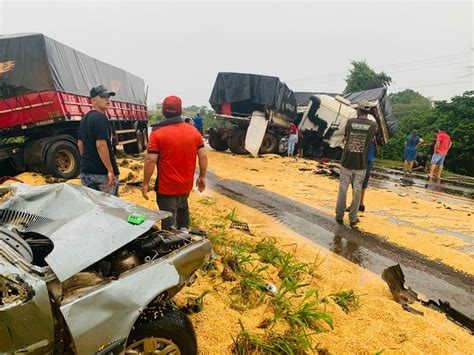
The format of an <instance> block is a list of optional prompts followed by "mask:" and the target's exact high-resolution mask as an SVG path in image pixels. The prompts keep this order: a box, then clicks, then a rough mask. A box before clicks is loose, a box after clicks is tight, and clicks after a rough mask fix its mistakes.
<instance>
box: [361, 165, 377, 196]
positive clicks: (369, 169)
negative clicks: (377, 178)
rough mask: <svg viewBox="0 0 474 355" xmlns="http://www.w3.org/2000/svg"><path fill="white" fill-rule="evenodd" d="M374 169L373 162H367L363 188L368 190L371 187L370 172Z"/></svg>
mask: <svg viewBox="0 0 474 355" xmlns="http://www.w3.org/2000/svg"><path fill="white" fill-rule="evenodd" d="M373 167H374V161H373V160H367V169H366V170H365V178H364V182H363V183H362V188H363V189H366V188H367V187H368V186H369V178H370V171H371V170H372V168H373Z"/></svg>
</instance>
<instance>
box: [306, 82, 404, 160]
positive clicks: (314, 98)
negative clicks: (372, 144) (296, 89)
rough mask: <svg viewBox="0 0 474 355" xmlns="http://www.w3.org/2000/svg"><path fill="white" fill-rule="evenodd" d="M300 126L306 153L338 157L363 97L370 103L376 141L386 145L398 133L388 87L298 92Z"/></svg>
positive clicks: (370, 116)
mask: <svg viewBox="0 0 474 355" xmlns="http://www.w3.org/2000/svg"><path fill="white" fill-rule="evenodd" d="M297 98H298V128H299V130H300V131H301V132H302V135H303V137H304V138H303V146H304V150H305V153H306V154H307V155H313V156H325V157H328V158H333V159H339V158H340V156H341V154H342V148H343V138H344V131H345V126H346V122H347V120H348V119H349V118H353V117H356V116H357V110H356V106H357V103H359V102H360V101H361V100H367V101H369V102H370V103H371V105H372V108H371V110H370V114H369V116H368V117H369V119H370V120H372V121H374V122H375V123H376V124H377V127H378V131H377V135H376V139H377V144H378V145H379V146H381V145H384V144H385V143H386V142H387V141H388V139H389V138H390V136H392V135H393V134H394V133H395V128H396V121H395V117H394V115H393V113H392V109H391V105H390V100H389V98H388V95H387V89H386V88H377V89H371V90H364V91H360V92H355V93H350V94H346V95H344V96H342V95H338V94H332V93H331V94H326V93H314V94H311V93H297Z"/></svg>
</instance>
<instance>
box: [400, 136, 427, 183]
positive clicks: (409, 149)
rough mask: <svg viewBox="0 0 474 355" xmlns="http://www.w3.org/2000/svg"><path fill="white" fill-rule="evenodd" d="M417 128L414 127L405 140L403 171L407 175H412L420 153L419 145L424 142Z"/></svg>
mask: <svg viewBox="0 0 474 355" xmlns="http://www.w3.org/2000/svg"><path fill="white" fill-rule="evenodd" d="M417 133H418V132H417V130H416V129H414V130H413V131H412V132H411V134H410V135H408V136H407V138H406V140H405V152H404V153H403V160H404V161H405V163H404V167H403V172H404V175H405V177H406V176H409V175H411V171H412V169H413V163H414V161H415V160H416V156H417V154H418V145H419V144H421V143H423V139H421V138H420V137H418V134H417Z"/></svg>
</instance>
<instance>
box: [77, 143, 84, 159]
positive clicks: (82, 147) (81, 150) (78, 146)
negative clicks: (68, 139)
mask: <svg viewBox="0 0 474 355" xmlns="http://www.w3.org/2000/svg"><path fill="white" fill-rule="evenodd" d="M77 148H79V154H80V155H81V157H82V155H83V154H84V143H83V142H82V141H81V140H80V139H79V140H78V141H77Z"/></svg>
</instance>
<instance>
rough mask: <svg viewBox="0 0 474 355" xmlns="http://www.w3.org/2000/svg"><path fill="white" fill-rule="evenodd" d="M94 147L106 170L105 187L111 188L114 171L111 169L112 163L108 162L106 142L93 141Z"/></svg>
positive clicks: (108, 155)
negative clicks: (106, 179)
mask: <svg viewBox="0 0 474 355" xmlns="http://www.w3.org/2000/svg"><path fill="white" fill-rule="evenodd" d="M95 146H96V147H97V153H99V157H100V160H101V161H102V164H104V166H105V168H106V169H107V178H108V181H107V185H108V186H110V187H112V186H114V169H113V168H112V162H111V161H110V154H109V147H108V146H107V141H105V140H97V141H95Z"/></svg>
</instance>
